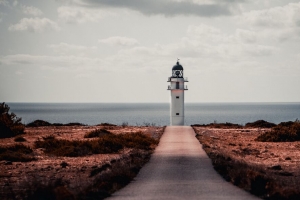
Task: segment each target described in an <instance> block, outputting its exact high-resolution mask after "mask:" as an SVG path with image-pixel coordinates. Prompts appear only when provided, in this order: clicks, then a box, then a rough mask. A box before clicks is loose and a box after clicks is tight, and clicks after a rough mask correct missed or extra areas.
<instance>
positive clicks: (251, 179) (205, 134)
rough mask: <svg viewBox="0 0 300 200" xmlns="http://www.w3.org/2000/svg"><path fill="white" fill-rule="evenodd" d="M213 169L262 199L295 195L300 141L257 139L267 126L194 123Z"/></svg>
mask: <svg viewBox="0 0 300 200" xmlns="http://www.w3.org/2000/svg"><path fill="white" fill-rule="evenodd" d="M194 130H195V132H196V134H197V138H198V139H199V141H200V142H201V143H202V145H203V148H204V149H205V151H206V152H207V154H208V155H209V156H210V158H211V159H212V162H213V164H214V167H215V169H216V170H217V171H218V172H219V173H220V174H222V176H223V177H224V178H225V179H226V180H227V181H231V182H232V183H233V184H235V185H237V186H240V187H242V188H244V189H246V190H248V191H250V192H252V193H254V194H256V195H258V196H260V197H263V198H266V199H299V193H300V153H299V151H300V142H257V141H255V138H256V137H257V136H259V135H260V134H262V133H264V132H266V131H269V130H270V129H267V128H241V129H221V128H219V129H217V128H204V127H194Z"/></svg>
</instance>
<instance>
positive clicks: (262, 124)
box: [245, 120, 276, 128]
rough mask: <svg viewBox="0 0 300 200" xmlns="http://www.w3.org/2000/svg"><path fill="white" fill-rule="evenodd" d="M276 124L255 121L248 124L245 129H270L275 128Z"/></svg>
mask: <svg viewBox="0 0 300 200" xmlns="http://www.w3.org/2000/svg"><path fill="white" fill-rule="evenodd" d="M275 126H276V124H274V123H271V122H267V121H265V120H257V121H255V122H249V123H247V124H246V125H245V127H247V128H250V127H251V128H272V127H275Z"/></svg>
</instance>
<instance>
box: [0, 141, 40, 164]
mask: <svg viewBox="0 0 300 200" xmlns="http://www.w3.org/2000/svg"><path fill="white" fill-rule="evenodd" d="M32 152H33V151H32V149H31V148H30V147H27V146H25V145H23V144H16V145H13V146H7V147H0V160H7V161H12V162H28V161H32V160H35V158H34V157H33V156H32V155H30V154H31V153H32Z"/></svg>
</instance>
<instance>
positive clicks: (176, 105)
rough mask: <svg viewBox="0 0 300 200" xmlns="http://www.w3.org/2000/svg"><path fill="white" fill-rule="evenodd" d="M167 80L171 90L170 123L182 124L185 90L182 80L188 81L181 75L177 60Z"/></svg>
mask: <svg viewBox="0 0 300 200" xmlns="http://www.w3.org/2000/svg"><path fill="white" fill-rule="evenodd" d="M168 82H170V85H169V86H168V90H171V104H170V125H171V126H183V125H184V90H187V86H185V85H184V82H188V80H187V78H184V77H183V67H182V66H181V65H180V63H179V60H178V61H177V63H176V65H174V67H173V68H172V76H171V77H169V78H168Z"/></svg>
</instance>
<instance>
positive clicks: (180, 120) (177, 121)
mask: <svg viewBox="0 0 300 200" xmlns="http://www.w3.org/2000/svg"><path fill="white" fill-rule="evenodd" d="M171 126H184V117H183V116H182V117H177V116H176V117H171Z"/></svg>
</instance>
